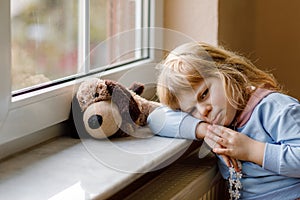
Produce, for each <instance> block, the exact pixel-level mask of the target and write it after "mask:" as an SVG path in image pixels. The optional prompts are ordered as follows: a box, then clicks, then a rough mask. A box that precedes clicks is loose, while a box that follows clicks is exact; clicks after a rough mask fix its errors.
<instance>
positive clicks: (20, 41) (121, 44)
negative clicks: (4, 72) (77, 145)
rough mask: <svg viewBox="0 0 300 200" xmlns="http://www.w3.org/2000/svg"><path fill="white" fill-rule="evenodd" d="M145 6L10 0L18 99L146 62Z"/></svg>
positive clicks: (108, 0)
mask: <svg viewBox="0 0 300 200" xmlns="http://www.w3.org/2000/svg"><path fill="white" fill-rule="evenodd" d="M143 2H144V1H142V0H89V1H88V0H11V34H12V37H11V40H12V42H11V43H12V44H11V48H12V70H11V72H12V74H11V75H12V92H13V94H14V93H15V94H16V93H18V92H19V91H24V89H25V91H26V89H28V88H35V87H36V86H41V85H42V86H45V85H46V86H47V84H49V85H50V84H53V83H55V82H58V83H59V81H60V80H67V79H68V78H74V77H75V78H76V77H77V76H79V75H82V73H83V74H88V73H89V72H94V71H95V70H96V71H97V70H98V71H99V70H101V69H102V70H103V69H107V68H108V67H115V66H118V65H121V64H124V63H129V62H133V61H136V60H139V59H142V58H145V57H147V55H146V54H145V52H142V51H144V50H143V49H145V48H143V47H142V45H144V44H145V43H144V42H142V40H146V39H147V38H145V36H142V31H141V30H142V28H144V27H146V26H147V24H145V23H143V21H142V19H143V12H144V10H145V4H146V3H143ZM145 2H146V1H145ZM144 14H145V13H144Z"/></svg>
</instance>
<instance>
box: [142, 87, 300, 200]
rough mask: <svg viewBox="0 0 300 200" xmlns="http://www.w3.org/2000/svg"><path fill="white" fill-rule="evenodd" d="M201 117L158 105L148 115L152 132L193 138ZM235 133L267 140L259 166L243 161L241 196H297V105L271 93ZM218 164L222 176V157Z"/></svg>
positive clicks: (299, 166) (299, 132) (299, 171)
mask: <svg viewBox="0 0 300 200" xmlns="http://www.w3.org/2000/svg"><path fill="white" fill-rule="evenodd" d="M199 122H201V120H199V119H196V118H194V117H192V116H190V115H189V114H187V113H184V112H180V111H173V110H171V109H169V108H167V107H164V106H162V107H159V108H157V109H156V110H154V111H153V112H152V113H151V114H150V115H149V117H148V124H149V127H150V129H151V130H152V131H153V132H154V134H157V135H160V136H166V137H178V138H186V139H196V135H195V131H196V127H197V124H198V123H199ZM237 131H238V132H241V133H243V134H246V135H247V136H249V137H251V138H253V139H255V140H257V141H261V142H265V143H266V147H265V153H264V160H263V164H262V166H259V165H257V164H255V163H252V162H243V161H242V173H243V177H242V180H241V181H242V185H243V188H242V190H241V198H243V199H296V198H299V197H300V104H299V101H298V100H296V99H294V98H292V97H290V96H287V95H284V94H281V93H271V94H269V95H267V96H266V97H264V98H263V99H262V100H261V101H260V102H259V103H258V104H257V105H256V106H255V108H254V109H253V111H252V113H251V116H250V118H249V120H248V121H247V122H246V123H245V124H244V125H243V126H242V127H239V128H237ZM219 158H220V159H219V161H218V165H219V169H220V172H221V174H222V176H223V177H224V178H225V179H228V177H229V171H228V167H227V166H226V164H225V163H224V162H223V160H222V158H221V157H219Z"/></svg>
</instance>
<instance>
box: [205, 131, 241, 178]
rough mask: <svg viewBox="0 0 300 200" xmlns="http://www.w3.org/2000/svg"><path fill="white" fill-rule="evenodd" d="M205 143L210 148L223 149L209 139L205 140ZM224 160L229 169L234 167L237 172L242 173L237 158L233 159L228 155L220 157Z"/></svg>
mask: <svg viewBox="0 0 300 200" xmlns="http://www.w3.org/2000/svg"><path fill="white" fill-rule="evenodd" d="M204 140H205V142H206V144H207V145H209V146H210V148H212V149H215V148H222V147H221V145H220V144H218V143H216V142H215V141H213V140H211V139H210V138H208V137H205V138H204ZM220 156H221V157H222V158H223V161H224V162H225V164H226V165H227V167H233V168H234V169H235V171H237V172H238V171H240V168H239V165H238V162H237V160H236V159H235V158H231V157H229V156H227V155H220Z"/></svg>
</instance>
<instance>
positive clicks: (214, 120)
mask: <svg viewBox="0 0 300 200" xmlns="http://www.w3.org/2000/svg"><path fill="white" fill-rule="evenodd" d="M219 118H220V114H219V113H218V114H216V116H215V118H214V119H213V120H212V122H211V124H218V121H219Z"/></svg>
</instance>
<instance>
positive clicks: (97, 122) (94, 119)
mask: <svg viewBox="0 0 300 200" xmlns="http://www.w3.org/2000/svg"><path fill="white" fill-rule="evenodd" d="M102 122H103V118H102V116H101V115H92V116H91V117H90V118H89V119H88V124H89V127H90V128H91V129H97V128H99V127H100V126H101V125H102Z"/></svg>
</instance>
